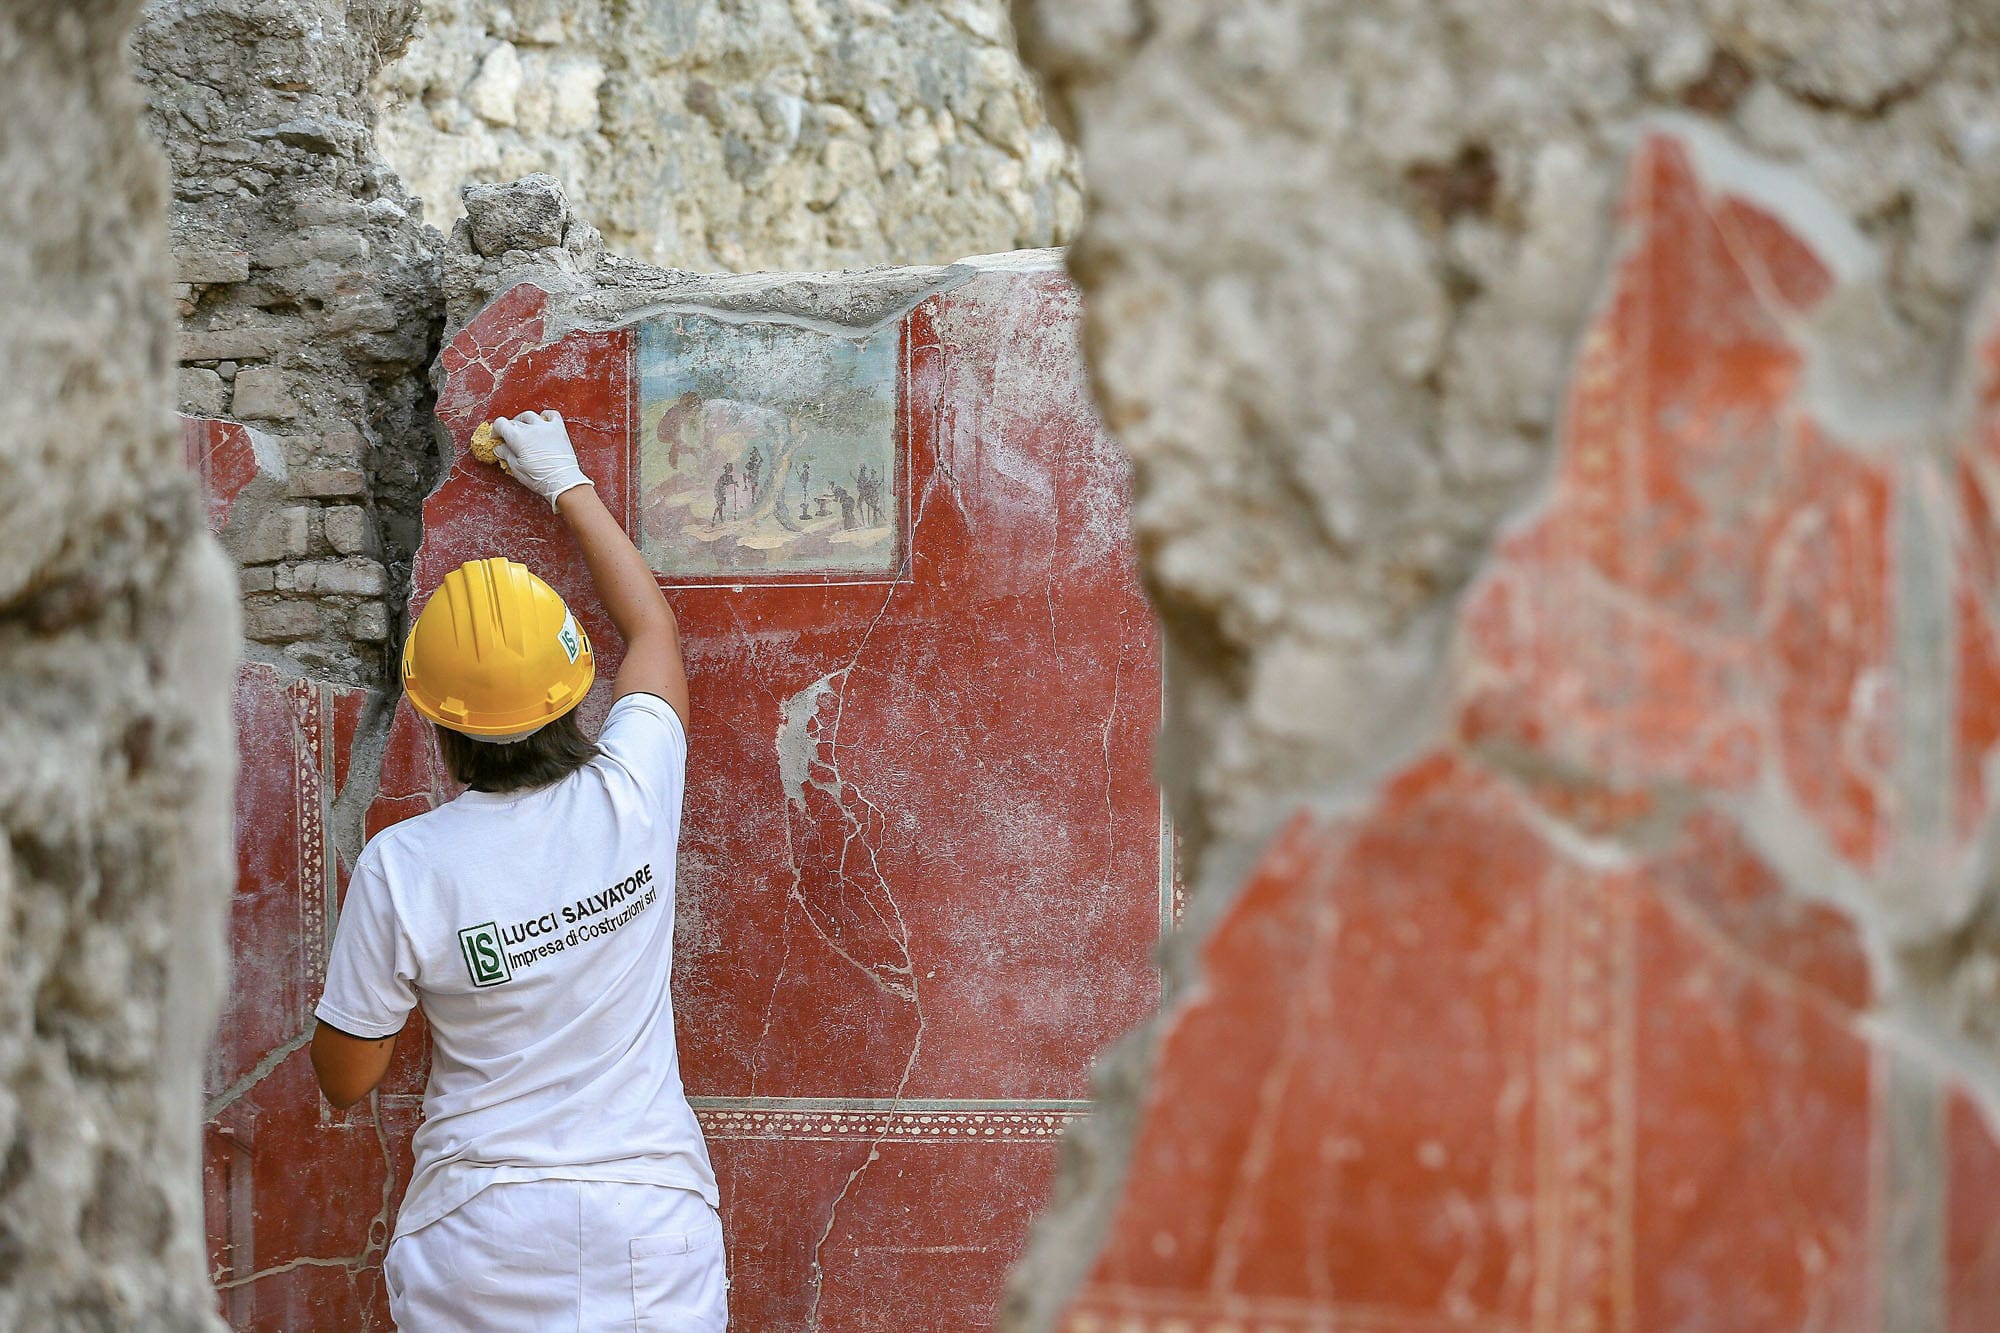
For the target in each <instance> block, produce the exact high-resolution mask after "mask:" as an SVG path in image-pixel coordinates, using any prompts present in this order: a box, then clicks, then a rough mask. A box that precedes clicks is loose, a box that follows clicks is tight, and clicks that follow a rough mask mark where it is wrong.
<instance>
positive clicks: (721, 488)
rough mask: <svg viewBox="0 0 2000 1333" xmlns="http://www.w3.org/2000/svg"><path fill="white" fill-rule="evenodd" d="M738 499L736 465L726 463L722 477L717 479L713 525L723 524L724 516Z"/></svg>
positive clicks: (723, 466) (711, 520)
mask: <svg viewBox="0 0 2000 1333" xmlns="http://www.w3.org/2000/svg"><path fill="white" fill-rule="evenodd" d="M735 499H736V464H734V463H724V464H723V465H722V475H721V476H719V477H717V478H716V479H715V517H714V518H712V519H710V520H709V522H711V523H720V522H722V517H723V514H724V512H725V511H726V510H728V509H729V507H730V506H731V505H732V504H733V503H734V502H735Z"/></svg>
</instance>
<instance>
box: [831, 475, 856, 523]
mask: <svg viewBox="0 0 2000 1333" xmlns="http://www.w3.org/2000/svg"><path fill="white" fill-rule="evenodd" d="M833 498H834V499H835V500H837V501H839V502H840V527H841V530H842V531H843V532H845V531H846V530H848V529H850V528H852V527H853V526H854V496H853V495H852V494H850V493H849V491H848V489H847V488H846V487H845V486H843V485H841V484H840V483H839V482H837V481H836V482H835V483H833Z"/></svg>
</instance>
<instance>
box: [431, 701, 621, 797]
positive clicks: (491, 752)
mask: <svg viewBox="0 0 2000 1333" xmlns="http://www.w3.org/2000/svg"><path fill="white" fill-rule="evenodd" d="M432 730H433V731H435V732H437V741H438V753H439V754H441V755H443V756H444V766H445V768H446V769H447V770H449V771H450V773H451V775H452V777H454V778H455V779H457V780H458V781H459V782H462V783H464V784H465V785H466V786H468V787H470V788H472V789H473V790H474V791H490V792H510V791H533V790H534V789H535V788H537V787H546V786H548V785H549V784H550V783H552V782H561V781H562V780H563V779H564V778H566V777H568V776H569V775H570V774H572V773H574V772H576V770H578V769H579V768H582V767H583V766H584V765H585V764H587V763H589V762H590V761H591V760H593V759H595V758H596V757H597V742H596V741H594V740H592V739H590V737H588V736H586V735H584V734H583V728H582V727H580V726H578V725H577V721H576V712H575V710H574V709H572V710H571V711H569V712H567V713H564V714H563V715H562V716H561V717H559V718H557V719H556V720H555V721H553V722H551V723H549V724H548V725H547V726H546V727H543V728H542V729H541V730H540V731H538V732H536V733H535V734H534V735H532V736H528V737H525V738H524V739H521V740H518V741H509V742H508V743H507V744H505V745H489V744H488V743H487V742H485V741H476V740H473V739H472V738H471V737H469V736H461V735H460V734H459V733H457V732H455V731H453V730H451V729H450V728H449V727H439V726H433V727H432Z"/></svg>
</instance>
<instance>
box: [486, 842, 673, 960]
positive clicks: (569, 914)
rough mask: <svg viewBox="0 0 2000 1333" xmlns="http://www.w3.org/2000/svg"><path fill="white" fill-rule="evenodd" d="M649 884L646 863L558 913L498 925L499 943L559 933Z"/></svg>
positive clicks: (640, 893)
mask: <svg viewBox="0 0 2000 1333" xmlns="http://www.w3.org/2000/svg"><path fill="white" fill-rule="evenodd" d="M652 883H653V866H652V863H651V862H648V863H647V864H645V865H642V866H640V867H639V868H638V869H637V870H635V871H633V872H632V873H631V874H629V875H627V876H626V877H625V878H624V879H621V880H619V881H618V882H617V883H616V884H613V885H612V886H611V887H610V888H608V889H604V890H602V891H601V892H598V893H593V894H591V895H590V896H589V897H588V898H579V899H577V900H576V901H575V902H573V903H570V904H569V905H567V906H566V907H564V908H562V910H561V911H559V912H544V913H542V915H540V916H537V917H530V918H529V919H528V920H526V921H516V922H515V923H514V924H512V925H510V926H502V927H500V942H501V943H502V944H505V945H509V946H512V945H520V944H526V943H527V942H528V941H529V940H532V939H536V938H538V937H542V936H549V935H559V934H561V933H562V931H563V928H564V927H566V926H574V925H576V924H577V923H578V922H582V921H588V920H589V919H590V918H591V917H594V916H597V915H599V914H600V913H603V912H607V911H609V910H611V909H612V908H614V907H616V906H617V905H618V904H620V903H622V902H624V901H625V900H626V899H627V898H635V897H640V896H643V895H647V894H648V893H649V891H650V889H651V888H652Z"/></svg>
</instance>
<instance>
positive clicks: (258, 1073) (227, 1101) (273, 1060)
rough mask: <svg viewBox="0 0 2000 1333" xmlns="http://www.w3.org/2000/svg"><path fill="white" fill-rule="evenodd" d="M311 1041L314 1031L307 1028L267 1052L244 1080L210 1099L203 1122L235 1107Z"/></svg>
mask: <svg viewBox="0 0 2000 1333" xmlns="http://www.w3.org/2000/svg"><path fill="white" fill-rule="evenodd" d="M310 1040H312V1029H311V1028H307V1029H306V1030H305V1031H304V1032H301V1033H299V1034H298V1035H297V1036H294V1037H288V1038H286V1039H285V1041H284V1042H283V1043H281V1044H280V1045H277V1046H274V1047H272V1048H271V1049H270V1050H268V1051H266V1052H265V1053H264V1058H263V1059H261V1060H259V1061H258V1062H257V1063H256V1064H255V1065H253V1066H252V1067H251V1069H250V1072H249V1073H247V1074H245V1075H244V1076H243V1077H242V1078H239V1079H237V1080H236V1081H235V1082H234V1083H232V1084H230V1085H229V1086H228V1087H227V1088H224V1089H223V1090H222V1091H221V1092H219V1093H217V1094H216V1095H215V1096H214V1097H213V1098H211V1099H210V1101H209V1103H208V1105H206V1106H204V1107H203V1108H202V1112H201V1118H202V1120H203V1121H209V1120H213V1119H215V1117H217V1116H218V1115H221V1114H222V1113H223V1112H224V1111H226V1110H228V1109H229V1108H230V1107H231V1106H233V1105H235V1104H236V1103H237V1102H238V1101H240V1100H242V1098H243V1095H244V1094H245V1093H247V1092H249V1091H250V1090H251V1089H252V1088H254V1087H256V1086H257V1085H258V1084H259V1083H262V1082H263V1081H264V1080H265V1079H267V1078H269V1077H270V1076H271V1075H272V1074H273V1073H275V1072H277V1068H278V1066H279V1065H281V1064H283V1063H284V1062H285V1061H286V1060H289V1059H290V1058H291V1057H292V1055H293V1054H294V1053H295V1052H297V1051H298V1050H299V1048H300V1047H302V1046H304V1045H305V1044H306V1043H307V1042H308V1041H310Z"/></svg>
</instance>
